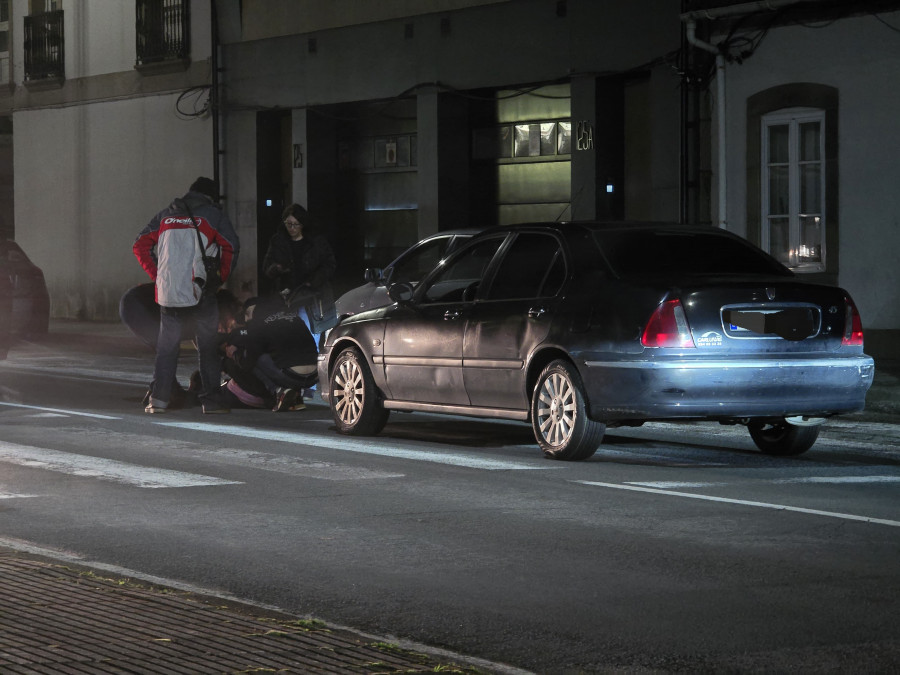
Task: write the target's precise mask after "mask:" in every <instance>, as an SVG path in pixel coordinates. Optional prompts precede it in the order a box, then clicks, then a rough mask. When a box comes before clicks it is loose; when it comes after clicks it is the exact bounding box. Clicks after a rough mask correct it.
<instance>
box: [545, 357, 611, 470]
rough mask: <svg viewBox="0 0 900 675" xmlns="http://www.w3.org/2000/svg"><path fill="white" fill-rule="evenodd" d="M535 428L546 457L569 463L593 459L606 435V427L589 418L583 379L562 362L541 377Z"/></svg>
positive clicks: (553, 363)
mask: <svg viewBox="0 0 900 675" xmlns="http://www.w3.org/2000/svg"><path fill="white" fill-rule="evenodd" d="M531 427H532V429H533V430H534V437H535V438H536V439H537V442H538V445H540V446H541V450H543V451H544V456H545V457H549V458H551V459H562V460H569V461H578V460H582V459H587V458H588V457H590V456H591V455H593V454H594V453H595V452H596V451H597V448H598V447H599V446H600V442H601V441H602V440H603V434H604V432H605V431H606V425H605V424H603V423H602V422H596V421H594V420H592V419H590V418H589V417H588V415H587V407H586V405H585V397H584V387H583V386H582V384H581V378H580V377H579V375H578V372H577V371H576V370H575V369H574V367H572V365H570V364H569V363H567V362H565V361H562V360H556V361H553V362H551V363H550V364H549V365H548V366H547V367H546V368H544V370H543V371H542V372H541V375H540V377H538V381H537V386H535V388H534V392H533V394H532V397H531Z"/></svg>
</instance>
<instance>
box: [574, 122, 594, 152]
mask: <svg viewBox="0 0 900 675" xmlns="http://www.w3.org/2000/svg"><path fill="white" fill-rule="evenodd" d="M575 138H576V140H577V142H576V145H575V147H576V148H577V149H578V150H593V149H594V125H592V124H591V123H590V122H589V121H588V120H579V121H578V122H576V123H575Z"/></svg>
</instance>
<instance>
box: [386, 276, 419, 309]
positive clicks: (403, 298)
mask: <svg viewBox="0 0 900 675" xmlns="http://www.w3.org/2000/svg"><path fill="white" fill-rule="evenodd" d="M388 297H389V298H390V299H391V300H393V301H394V302H396V303H398V304H401V305H404V304H409V303H410V302H411V301H412V297H413V285H412V284H411V283H409V282H407V281H398V282H397V283H396V284H391V285H390V286H389V287H388Z"/></svg>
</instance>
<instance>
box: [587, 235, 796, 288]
mask: <svg viewBox="0 0 900 675" xmlns="http://www.w3.org/2000/svg"><path fill="white" fill-rule="evenodd" d="M594 236H595V238H596V240H597V243H598V244H599V245H600V249H601V250H602V251H603V254H604V256H605V257H606V259H607V261H608V262H609V265H610V267H611V268H612V269H613V271H614V272H615V274H616V275H617V276H619V277H620V278H633V277H658V276H671V275H702V276H708V275H722V274H768V275H773V274H774V275H779V276H790V275H791V272H790V271H789V270H788V269H787V268H785V267H783V266H782V265H780V264H779V263H778V262H777V261H775V260H774V259H773V258H770V257H769V256H767V255H766V254H765V253H763V252H762V251H760V250H759V249H757V248H755V247H754V246H751V245H750V244H749V242H744V241H741V240H740V239H735V238H733V237H729V236H725V235H722V234H720V233H718V232H717V231H715V230H709V231H696V232H689V231H685V230H676V231H671V232H666V231H660V230H645V229H640V230H637V229H636V230H633V231H628V230H606V231H604V230H598V231H596V232H595V233H594Z"/></svg>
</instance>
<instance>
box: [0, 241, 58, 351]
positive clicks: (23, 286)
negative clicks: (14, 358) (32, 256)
mask: <svg viewBox="0 0 900 675" xmlns="http://www.w3.org/2000/svg"><path fill="white" fill-rule="evenodd" d="M0 296H2V297H0V322H2V325H0V331H3V335H4V336H5V340H6V341H7V342H8V343H9V342H12V341H15V340H17V339H21V338H26V337H39V336H41V335H46V333H47V330H48V327H49V325H50V296H49V294H48V293H47V284H46V282H45V281H44V273H43V272H42V271H41V269H40V268H39V267H38V266H37V265H35V264H34V263H33V262H31V260H29V258H28V256H27V255H25V252H24V251H23V250H22V249H21V247H20V246H19V245H18V244H17V243H16V242H14V241H12V240H11V239H0ZM0 339H3V338H0Z"/></svg>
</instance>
